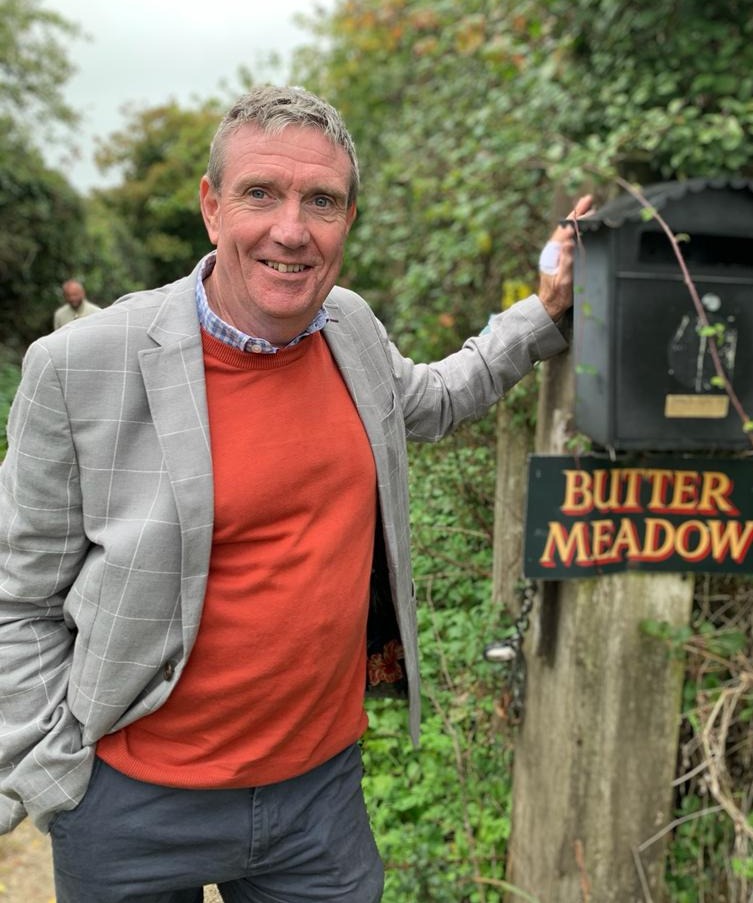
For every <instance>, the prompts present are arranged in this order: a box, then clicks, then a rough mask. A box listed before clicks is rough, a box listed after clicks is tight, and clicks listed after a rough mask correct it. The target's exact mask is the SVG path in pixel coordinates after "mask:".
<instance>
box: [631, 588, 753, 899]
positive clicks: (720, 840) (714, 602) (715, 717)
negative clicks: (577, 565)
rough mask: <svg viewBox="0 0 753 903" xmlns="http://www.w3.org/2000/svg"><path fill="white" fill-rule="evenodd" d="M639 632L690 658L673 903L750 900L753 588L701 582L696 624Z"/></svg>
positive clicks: (670, 864) (673, 847) (672, 862)
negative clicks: (748, 827) (745, 828)
mask: <svg viewBox="0 0 753 903" xmlns="http://www.w3.org/2000/svg"><path fill="white" fill-rule="evenodd" d="M642 627H643V630H644V631H645V632H646V633H648V634H649V635H651V636H654V637H656V638H657V639H658V640H660V641H661V642H663V643H665V644H666V645H667V648H668V650H669V651H670V652H671V653H672V654H673V655H677V656H683V657H684V658H685V660H686V679H685V685H684V688H683V722H682V735H681V744H680V756H679V762H680V766H679V767H680V772H681V773H680V777H679V778H678V780H677V806H676V813H675V815H676V820H675V823H674V833H673V836H672V841H671V843H670V846H669V854H668V860H667V870H666V884H667V890H668V894H669V898H670V899H671V900H672V903H695V901H697V900H703V899H707V900H721V899H725V900H737V899H739V900H743V899H748V895H749V893H750V890H751V885H750V878H751V877H753V874H752V873H753V843H752V842H751V838H750V836H747V837H746V835H745V832H744V831H742V830H739V828H740V826H741V825H742V824H744V823H746V822H747V824H748V825H753V810H752V809H751V795H750V794H751V785H750V775H751V750H753V587H752V586H751V585H750V583H749V581H747V580H746V579H745V578H739V577H738V578H735V579H733V578H731V577H729V576H715V577H710V576H706V577H704V576H701V577H700V578H699V579H698V581H697V584H696V601H695V606H694V613H693V622H692V624H691V625H688V626H685V627H679V628H678V627H675V628H673V627H670V626H669V625H668V624H666V623H662V622H658V621H646V622H644V624H643V625H642ZM749 833H750V832H749Z"/></svg>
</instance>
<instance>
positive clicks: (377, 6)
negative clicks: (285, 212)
mask: <svg viewBox="0 0 753 903" xmlns="http://www.w3.org/2000/svg"><path fill="white" fill-rule="evenodd" d="M507 9H508V7H507V5H501V4H497V3H492V2H489V0H469V2H468V3H464V4H463V10H462V12H459V10H458V6H457V3H455V2H453V0H440V2H432V3H429V2H416V0H360V2H359V0H351V2H345V3H341V4H339V5H338V6H337V7H336V9H335V11H334V13H333V15H332V18H331V19H330V20H329V21H328V22H327V23H326V24H321V25H320V26H319V31H320V34H322V36H323V37H324V36H325V34H326V38H327V45H328V47H329V50H328V52H327V53H320V52H317V53H315V54H313V53H309V54H306V53H303V54H301V55H300V56H299V57H298V60H297V72H296V78H297V80H299V81H301V83H303V84H306V85H308V86H310V87H312V88H314V90H318V91H319V92H320V93H322V94H323V95H324V96H326V97H327V98H328V99H329V100H331V101H332V102H333V103H334V104H335V106H337V107H338V108H339V109H340V110H341V111H342V112H343V114H344V115H345V118H346V120H347V121H348V123H349V126H350V128H351V129H352V131H353V133H354V138H355V140H356V143H357V145H358V148H359V154H360V157H361V160H362V168H363V171H364V191H363V194H362V199H361V203H360V207H359V220H358V221H357V223H356V227H355V229H354V231H353V233H352V235H351V242H350V247H349V253H348V256H347V261H346V269H345V273H346V277H347V278H349V279H352V280H353V281H354V282H355V283H356V285H357V287H358V288H359V290H362V291H364V293H365V294H366V296H367V297H368V298H369V300H370V301H371V302H372V303H373V304H374V306H375V307H376V308H377V310H378V312H379V314H380V315H381V316H382V317H383V319H385V321H386V322H387V323H388V324H389V325H390V327H391V329H392V332H393V334H394V335H395V337H396V338H397V339H398V340H399V341H400V343H401V345H402V346H403V347H405V348H406V349H407V350H410V352H411V353H413V354H414V355H416V354H417V355H419V356H423V357H428V356H434V355H436V354H439V353H443V352H446V351H447V350H449V349H450V348H453V347H455V346H456V345H457V343H458V341H459V339H460V338H461V337H463V338H464V337H465V336H466V335H467V334H469V333H472V332H476V331H478V330H480V329H481V328H482V327H483V326H484V324H485V323H486V319H487V317H488V315H489V314H490V313H493V312H496V311H498V310H499V309H500V306H501V301H502V285H503V282H504V281H506V280H507V281H508V282H509V280H512V279H520V277H521V275H524V276H525V277H526V278H530V274H531V273H532V272H533V270H534V266H535V264H534V260H533V257H532V254H533V251H532V249H534V248H535V247H536V246H537V244H538V243H539V241H540V240H541V239H543V237H544V235H545V232H546V228H547V227H546V225H545V223H546V221H547V219H548V218H549V215H550V211H551V187H550V186H549V184H548V183H547V181H546V179H545V172H544V168H543V166H542V165H541V163H540V162H539V161H540V160H541V138H540V135H539V134H538V133H537V131H536V130H535V129H532V128H531V127H530V123H527V122H526V121H524V120H522V119H521V118H520V117H518V116H517V109H518V107H519V105H520V104H521V103H522V102H523V100H524V95H523V94H522V93H521V87H522V84H523V83H522V82H521V79H520V73H521V68H522V65H523V62H522V61H523V59H524V44H525V41H526V35H525V34H524V33H521V34H518V35H517V38H516V37H515V36H516V32H514V31H512V32H511V30H510V28H509V15H508V12H507ZM511 34H512V38H510V37H509V36H510V35H511ZM500 36H505V37H500Z"/></svg>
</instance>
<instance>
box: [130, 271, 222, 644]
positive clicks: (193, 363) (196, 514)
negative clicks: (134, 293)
mask: <svg viewBox="0 0 753 903" xmlns="http://www.w3.org/2000/svg"><path fill="white" fill-rule="evenodd" d="M195 285H196V274H195V273H194V275H193V276H191V277H188V279H186V280H181V282H179V283H177V284H176V287H175V289H174V290H173V291H172V292H171V293H170V294H169V295H168V296H167V298H166V299H165V301H164V302H163V304H162V305H161V307H160V309H159V311H158V313H157V316H156V317H155V319H154V321H153V322H152V325H151V327H150V329H149V330H148V333H149V336H150V338H151V339H152V340H154V341H155V342H157V345H155V346H154V347H152V348H148V349H145V350H142V351H141V352H140V353H139V363H140V366H141V373H142V378H143V381H144V387H145V390H146V394H147V398H148V403H149V408H150V411H151V415H152V420H153V423H154V427H155V430H156V432H157V437H158V440H159V443H160V446H161V449H162V454H163V456H164V459H165V465H166V468H167V472H168V475H169V478H170V483H171V486H172V491H173V494H174V497H175V504H176V507H177V511H178V519H179V521H180V525H181V535H182V541H183V549H182V558H181V560H182V564H181V596H182V610H183V632H184V641H185V642H186V648H190V647H191V645H192V643H193V637H194V635H195V630H196V626H197V625H198V623H199V619H200V616H201V608H202V604H203V601H204V592H205V588H206V580H207V574H208V571H209V557H210V553H211V547H212V527H213V516H214V498H213V482H212V460H211V449H210V444H209V421H208V415H207V402H206V389H205V382H204V359H203V353H202V348H201V334H200V330H199V323H198V317H197V314H196V304H195V301H194V291H195Z"/></svg>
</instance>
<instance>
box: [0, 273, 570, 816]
mask: <svg viewBox="0 0 753 903" xmlns="http://www.w3.org/2000/svg"><path fill="white" fill-rule="evenodd" d="M197 273H198V267H197V269H196V270H194V272H193V273H192V274H191V275H190V276H187V277H185V278H183V279H180V280H178V281H177V282H175V283H172V284H171V285H167V286H164V287H162V288H159V289H155V290H154V291H146V292H138V293H135V294H132V295H127V296H125V297H124V298H123V299H121V300H120V301H119V302H118V303H116V304H114V305H112V306H111V307H109V308H107V309H105V310H102V311H101V312H99V313H96V314H93V315H92V316H90V317H87V318H85V319H82V320H79V321H76V322H74V323H71V324H70V325H68V326H66V327H64V328H63V329H61V330H59V331H58V332H56V333H53V334H52V335H49V336H46V337H44V338H42V339H40V340H38V341H37V342H35V343H34V344H33V345H32V346H31V347H30V349H29V351H28V353H27V355H26V359H25V362H24V371H23V378H22V381H21V385H20V387H19V390H18V393H17V395H16V399H15V401H14V404H13V408H12V411H11V416H10V420H9V425H8V439H9V451H8V455H7V457H6V459H5V461H4V463H3V464H2V467H1V468H0V655H1V656H2V666H1V667H0V831H3V830H4V831H8V830H10V829H11V828H13V827H14V826H15V825H16V824H17V823H18V822H19V821H20V820H21V819H22V818H24V817H25V816H26V815H27V814H28V815H29V816H31V817H32V818H33V820H34V822H35V823H36V825H37V826H38V827H39V828H40V829H41V830H46V829H47V826H48V824H49V821H50V818H51V817H52V815H53V814H54V813H55V812H56V811H60V810H65V809H72V808H74V807H75V806H76V805H77V803H78V802H79V801H80V800H81V798H82V797H83V795H84V792H85V790H86V787H87V784H88V780H89V775H90V772H91V766H92V760H93V750H94V746H95V744H96V742H97V740H98V739H99V738H100V737H101V736H103V735H104V734H105V733H108V732H111V731H114V730H117V729H119V728H122V727H124V726H125V725H127V724H129V723H130V722H132V721H134V720H136V719H137V718H140V717H142V716H144V715H146V714H148V713H150V712H153V711H154V710H155V709H157V708H159V706H160V705H162V704H163V703H164V702H165V700H166V699H167V697H168V696H169V694H170V691H171V689H172V688H173V687H174V686H175V683H176V681H177V680H179V679H180V675H181V671H182V669H183V666H184V664H185V662H186V660H187V658H188V656H189V654H190V652H191V648H192V646H193V643H194V640H195V637H196V632H197V629H198V625H199V619H200V616H201V608H202V601H203V597H204V589H205V584H206V579H207V571H208V564H209V556H210V547H211V541H212V517H213V499H212V461H211V457H210V444H209V437H208V426H207V409H206V396H205V385H204V371H203V358H202V348H201V338H200V330H199V323H198V318H197V314H196V304H195V288H196V279H197ZM326 308H327V312H328V314H329V323H328V325H327V326H326V328H325V331H324V335H325V338H326V340H327V342H328V345H329V347H330V349H331V352H332V354H333V356H334V359H335V360H336V362H337V364H338V366H339V368H340V371H341V372H342V375H343V378H344V380H345V382H346V384H347V386H348V388H349V390H350V393H351V396H352V398H353V401H354V403H355V405H356V407H357V409H358V412H359V414H360V416H361V419H362V421H363V424H364V427H365V430H366V432H367V434H368V437H369V441H370V443H371V447H372V450H373V454H374V459H375V462H376V470H377V476H378V497H379V503H380V515H381V524H382V530H383V549H384V556H383V557H384V560H385V564H386V569H387V571H388V576H389V582H388V583H385V585H387V586H388V587H389V595H390V597H391V603H392V606H393V607H394V613H395V615H396V623H397V627H398V628H399V633H400V638H401V641H402V645H403V647H404V655H405V659H404V662H403V666H404V670H405V674H406V677H407V682H408V688H409V698H410V717H409V720H410V730H411V734H412V736H413V737H414V739H416V738H417V735H418V723H419V687H418V650H417V643H416V619H415V604H414V597H413V591H412V580H411V567H410V538H409V521H408V488H407V456H406V447H405V443H406V439H415V440H423V441H433V440H436V439H439V438H441V437H442V436H444V435H446V434H447V433H448V432H449V431H451V430H452V429H453V428H454V427H456V426H457V425H458V424H459V423H460V422H462V421H463V420H466V419H468V418H471V417H476V416H478V415H480V414H481V413H482V412H483V411H484V410H486V408H487V407H488V406H489V405H491V404H492V403H493V402H495V401H496V400H497V399H498V398H499V397H500V396H501V395H502V394H503V393H504V392H505V391H506V390H507V389H508V388H509V387H510V386H511V385H512V384H513V383H515V382H516V381H517V380H518V379H520V377H521V376H523V374H525V373H526V372H527V371H528V370H530V368H531V367H532V365H533V363H534V361H535V360H538V359H543V358H545V357H548V356H550V355H552V354H554V353H556V352H558V351H560V350H562V348H563V347H564V344H565V343H564V340H563V338H562V336H561V334H560V332H559V330H558V329H557V328H556V326H555V325H554V324H553V323H552V321H551V320H550V319H549V317H548V316H547V314H546V312H545V311H544V308H543V307H542V305H541V303H540V302H539V300H538V299H537V298H535V297H532V298H529V299H527V300H525V301H522V302H519V303H518V304H516V305H514V307H513V308H512V309H511V310H509V311H507V312H505V313H503V314H500V315H499V316H497V317H496V318H494V321H493V324H492V328H491V331H490V332H489V333H488V334H486V335H483V336H480V337H478V338H473V339H470V340H469V341H468V342H466V344H465V345H464V346H463V348H462V349H461V350H460V351H458V352H457V353H455V354H453V355H451V356H450V357H448V358H446V359H445V360H443V361H440V362H438V363H435V364H414V363H413V362H412V361H410V360H408V359H406V358H404V357H402V356H401V355H400V354H399V352H398V351H397V349H396V348H395V347H394V346H393V345H392V344H391V343H390V341H389V339H388V337H387V335H386V333H385V330H384V328H383V327H382V325H381V324H380V323H379V322H378V320H377V319H376V318H375V317H374V316H373V314H372V313H371V311H370V309H369V308H368V306H367V305H366V303H365V302H364V301H363V300H362V299H361V298H360V297H359V296H358V295H356V294H354V293H353V292H350V291H347V290H345V289H342V288H335V289H333V291H332V292H331V294H330V296H329V297H328V299H327V301H326ZM380 545H382V544H381V543H380ZM394 620H395V619H394V618H393V621H394Z"/></svg>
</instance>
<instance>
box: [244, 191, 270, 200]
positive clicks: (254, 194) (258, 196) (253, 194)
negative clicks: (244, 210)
mask: <svg viewBox="0 0 753 903" xmlns="http://www.w3.org/2000/svg"><path fill="white" fill-rule="evenodd" d="M248 196H249V197H250V198H253V199H254V200H255V201H261V200H263V199H264V198H265V197H266V196H267V192H266V191H265V190H264V189H263V188H249V190H248Z"/></svg>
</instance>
